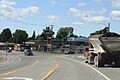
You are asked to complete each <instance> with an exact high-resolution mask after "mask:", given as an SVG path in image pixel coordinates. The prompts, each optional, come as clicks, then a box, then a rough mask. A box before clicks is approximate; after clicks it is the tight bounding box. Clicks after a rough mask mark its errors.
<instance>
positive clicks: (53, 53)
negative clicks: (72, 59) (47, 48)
mask: <svg viewBox="0 0 120 80" xmlns="http://www.w3.org/2000/svg"><path fill="white" fill-rule="evenodd" d="M47 53H50V54H64V52H47Z"/></svg>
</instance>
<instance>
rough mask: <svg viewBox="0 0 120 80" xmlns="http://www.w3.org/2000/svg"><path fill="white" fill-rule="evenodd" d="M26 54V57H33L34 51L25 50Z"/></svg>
mask: <svg viewBox="0 0 120 80" xmlns="http://www.w3.org/2000/svg"><path fill="white" fill-rule="evenodd" d="M24 54H25V56H30V55H33V53H32V50H31V49H25V50H24Z"/></svg>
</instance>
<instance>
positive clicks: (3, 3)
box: [0, 0, 16, 8]
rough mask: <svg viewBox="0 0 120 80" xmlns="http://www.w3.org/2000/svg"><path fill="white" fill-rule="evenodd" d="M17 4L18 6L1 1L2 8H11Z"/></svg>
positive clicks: (0, 6)
mask: <svg viewBox="0 0 120 80" xmlns="http://www.w3.org/2000/svg"><path fill="white" fill-rule="evenodd" d="M15 4H16V3H15V2H8V1H7V0H0V8H9V7H11V6H12V5H15Z"/></svg>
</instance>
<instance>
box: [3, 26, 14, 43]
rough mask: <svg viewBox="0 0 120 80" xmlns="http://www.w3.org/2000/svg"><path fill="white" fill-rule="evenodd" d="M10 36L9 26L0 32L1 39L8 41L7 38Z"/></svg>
mask: <svg viewBox="0 0 120 80" xmlns="http://www.w3.org/2000/svg"><path fill="white" fill-rule="evenodd" d="M11 37H12V33H11V30H10V29H9V28H6V29H4V30H3V31H2V33H1V41H2V42H6V41H9V39H10V38H11Z"/></svg>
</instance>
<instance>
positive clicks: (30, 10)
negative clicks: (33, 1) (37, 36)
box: [0, 0, 39, 21]
mask: <svg viewBox="0 0 120 80" xmlns="http://www.w3.org/2000/svg"><path fill="white" fill-rule="evenodd" d="M15 4H16V3H15V2H10V1H9V0H1V1H0V15H2V17H4V18H7V19H8V18H9V19H12V20H18V21H26V18H27V17H29V16H32V15H34V14H36V13H38V12H39V8H38V7H35V6H29V7H27V8H14V7H13V5H15Z"/></svg>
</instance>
